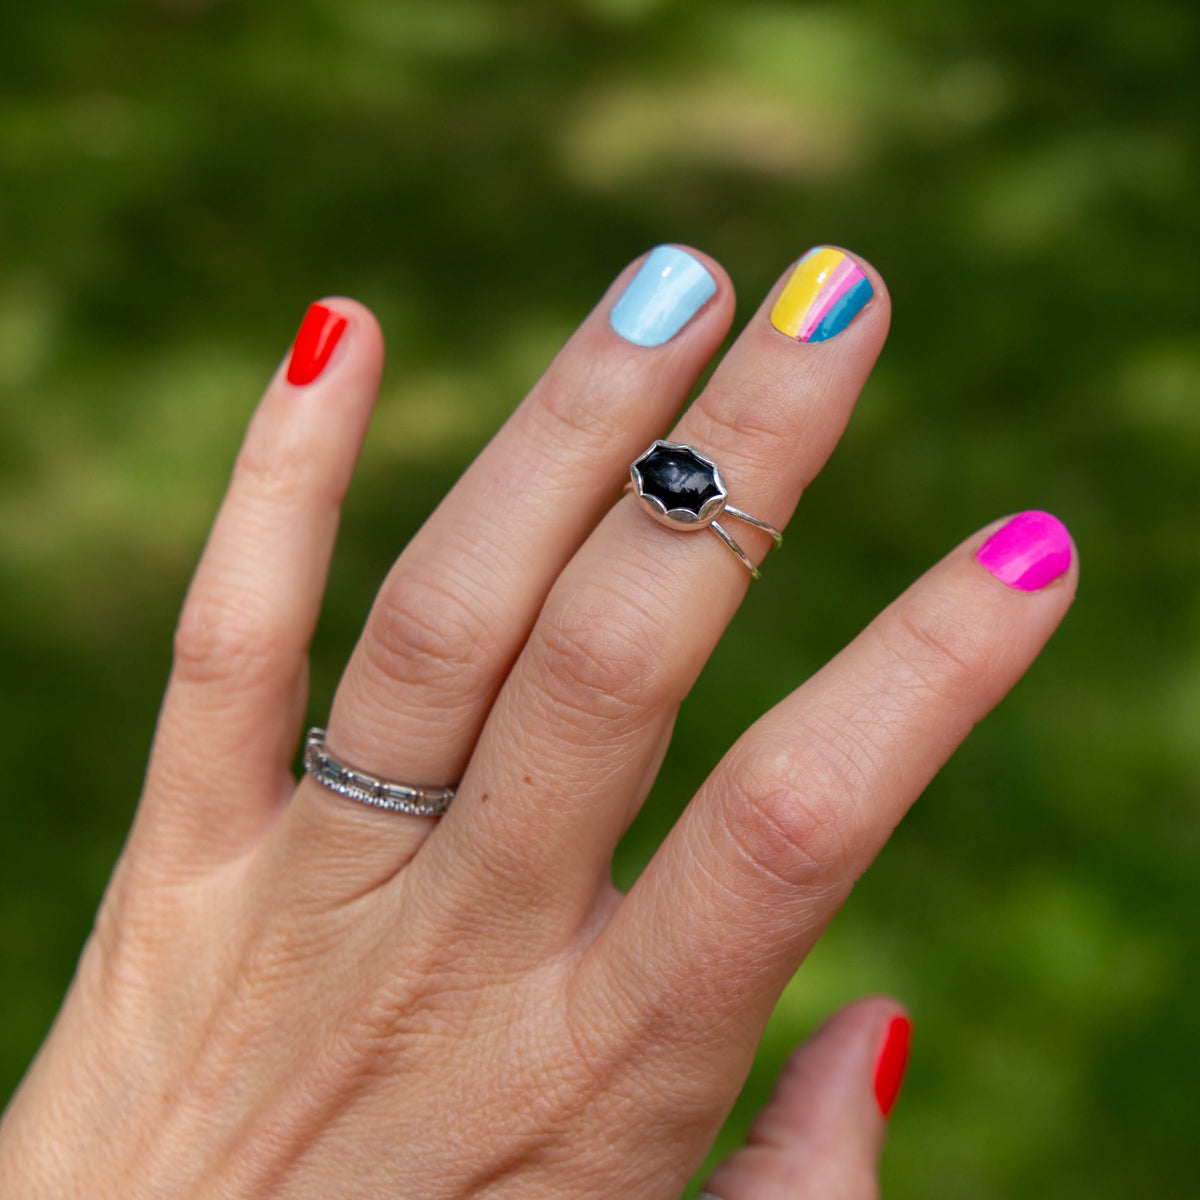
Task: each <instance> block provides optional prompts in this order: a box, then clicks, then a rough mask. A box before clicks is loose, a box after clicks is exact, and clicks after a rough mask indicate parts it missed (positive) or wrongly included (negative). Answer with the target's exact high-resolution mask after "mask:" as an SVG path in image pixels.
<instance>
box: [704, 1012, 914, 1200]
mask: <svg viewBox="0 0 1200 1200" xmlns="http://www.w3.org/2000/svg"><path fill="white" fill-rule="evenodd" d="M911 1034H912V1022H911V1021H910V1020H909V1018H908V1016H907V1015H906V1014H905V1013H904V1012H903V1010H902V1009H900V1008H899V1006H898V1005H897V1004H896V1003H895V1002H894V1001H892V1000H888V999H884V998H872V999H869V1000H860V1001H858V1002H857V1003H855V1004H851V1005H849V1006H847V1007H846V1008H844V1009H842V1010H841V1011H840V1012H838V1013H836V1014H834V1016H833V1017H831V1018H830V1019H829V1020H828V1021H827V1022H826V1023H825V1024H824V1025H822V1026H821V1028H820V1029H818V1030H817V1032H816V1033H814V1034H813V1035H812V1037H810V1038H809V1039H808V1041H807V1042H805V1043H804V1045H803V1046H801V1047H800V1049H799V1050H797V1051H796V1052H795V1053H794V1054H793V1055H792V1057H791V1058H790V1059H789V1060H788V1061H787V1063H786V1065H785V1066H784V1068H783V1071H782V1073H781V1074H780V1076H779V1080H778V1082H777V1083H776V1086H775V1093H774V1095H773V1096H772V1097H771V1100H770V1102H769V1103H768V1105H767V1107H766V1108H765V1109H764V1110H763V1111H762V1113H761V1114H760V1115H759V1116H758V1118H757V1120H756V1121H755V1122H754V1125H753V1127H752V1128H751V1130H750V1135H749V1137H748V1138H747V1140H746V1144H745V1145H744V1146H743V1147H741V1149H739V1150H736V1151H735V1152H734V1153H733V1154H732V1155H731V1156H730V1157H729V1158H728V1159H726V1160H725V1162H723V1163H722V1164H721V1165H720V1166H719V1167H718V1168H717V1169H716V1171H714V1172H713V1174H712V1176H711V1178H710V1179H709V1180H708V1182H707V1183H706V1184H705V1186H704V1191H703V1192H702V1193H701V1196H700V1197H698V1200H704V1198H705V1197H707V1198H708V1200H828V1198H829V1197H831V1196H836V1197H838V1200H875V1197H877V1196H878V1195H879V1155H880V1152H881V1151H882V1149H883V1143H884V1138H885V1133H886V1127H887V1118H888V1116H889V1115H890V1113H891V1111H892V1105H893V1104H894V1103H895V1101H896V1097H897V1095H898V1093H899V1090H900V1085H901V1083H902V1082H903V1078H904V1070H905V1067H906V1066H907V1063H908V1051H909V1042H910V1038H911Z"/></svg>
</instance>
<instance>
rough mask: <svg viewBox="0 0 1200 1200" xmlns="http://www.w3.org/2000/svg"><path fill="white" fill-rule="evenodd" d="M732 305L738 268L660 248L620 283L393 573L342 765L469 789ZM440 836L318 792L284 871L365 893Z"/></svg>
mask: <svg viewBox="0 0 1200 1200" xmlns="http://www.w3.org/2000/svg"><path fill="white" fill-rule="evenodd" d="M680 280H682V281H683V283H682V285H681V284H679V281H680ZM681 288H682V290H680V289H681ZM732 311H733V294H732V289H731V287H730V285H729V283H728V280H727V279H726V278H725V276H724V273H723V272H722V271H721V269H720V268H719V267H718V266H717V264H715V263H714V262H712V260H711V259H708V258H706V257H705V256H703V255H700V254H699V253H698V252H686V251H683V250H681V249H679V248H677V247H660V248H659V249H658V250H656V251H654V252H652V253H651V254H650V255H649V256H648V257H647V258H646V259H644V260H642V261H641V262H639V263H634V264H631V266H630V267H629V268H628V269H627V270H626V271H625V272H623V273H622V275H621V276H620V277H619V278H618V279H617V280H616V281H615V283H614V284H613V286H612V287H611V288H610V289H609V292H608V293H607V295H606V296H605V297H604V299H603V300H602V302H601V303H600V304H599V305H598V307H597V308H596V310H595V311H594V312H593V313H592V314H591V315H590V316H589V317H588V319H587V320H586V321H585V322H584V323H583V325H582V326H581V327H580V329H579V330H578V331H577V332H576V333H575V335H574V336H573V337H572V338H571V340H570V341H569V342H568V343H567V345H566V347H565V348H564V349H563V350H562V352H561V353H560V354H559V355H558V357H557V358H556V359H555V361H554V363H553V364H552V365H551V366H550V368H549V369H548V371H547V372H546V374H545V376H544V377H543V378H542V379H541V380H540V382H539V383H538V384H537V385H536V386H535V387H534V389H533V390H532V392H531V393H530V395H529V397H528V398H527V399H526V400H525V402H524V403H523V404H522V405H521V406H520V407H519V408H518V409H517V410H516V412H515V413H514V414H513V416H512V417H511V418H510V420H509V421H508V422H507V423H506V424H505V426H504V427H503V428H502V429H501V430H500V432H499V433H498V434H497V435H496V437H495V438H494V439H493V440H492V442H491V443H490V444H489V445H488V446H487V448H486V449H485V450H484V451H483V453H482V454H481V455H480V456H479V458H478V459H477V460H476V462H475V463H474V464H473V465H472V466H471V468H470V469H469V470H468V471H467V472H466V474H465V475H464V476H463V478H462V480H461V481H460V482H459V483H458V485H457V486H456V487H455V488H454V489H453V491H452V492H451V493H450V494H449V496H447V498H446V499H445V500H444V501H443V502H442V504H441V505H440V506H439V507H438V509H437V511H436V512H435V513H434V514H433V516H432V517H431V518H430V519H429V521H428V522H427V523H426V525H425V526H424V528H423V529H422V530H421V531H420V532H419V533H418V534H417V536H416V537H415V538H414V539H413V541H412V542H411V543H410V544H409V546H408V547H407V548H406V549H405V551H404V553H403V554H402V555H401V556H400V558H399V560H398V561H397V562H396V564H395V566H394V567H393V569H392V571H391V573H390V574H389V576H388V578H387V580H386V582H385V583H384V585H383V587H382V589H381V590H380V593H379V595H378V598H377V600H376V602H375V605H374V607H373V609H372V612H371V615H370V617H369V619H368V621H367V623H366V627H365V629H364V631H363V634H362V637H361V639H360V641H359V643H358V645H357V647H356V648H355V651H354V654H353V656H352V658H351V660H350V663H349V665H348V666H347V669H346V672H345V675H344V677H343V679H342V682H341V684H340V685H339V687H338V690H337V695H336V698H335V700H334V704H333V709H332V713H331V716H330V720H329V729H328V737H327V746H328V748H329V749H330V751H331V752H332V753H333V754H334V755H335V756H336V757H337V758H339V759H341V760H342V761H344V762H347V763H349V764H352V765H353V766H354V767H356V768H358V769H360V770H362V771H364V772H367V773H369V774H371V775H374V776H376V777H379V778H383V779H388V780H393V781H396V782H400V783H409V784H417V785H433V786H443V785H453V784H454V783H456V782H457V781H458V779H459V778H460V776H461V774H462V771H463V767H464V764H465V763H466V760H467V757H468V755H469V754H470V752H471V750H472V748H473V746H474V744H475V741H476V739H477V737H478V734H479V729H480V727H481V725H482V723H483V720H484V717H485V716H486V714H487V712H488V709H489V708H490V706H491V703H492V700H493V698H494V696H495V694H496V691H497V689H498V687H499V685H500V683H501V681H502V680H503V678H504V677H505V675H506V674H507V672H508V670H509V668H510V667H511V665H512V661H513V659H514V658H515V656H516V654H517V652H518V650H519V649H520V647H521V645H522V643H523V642H524V640H525V638H526V637H527V635H528V631H529V628H530V626H531V625H532V623H533V621H534V619H535V617H536V615H537V613H538V610H539V609H540V608H541V605H542V602H543V600H544V599H545V595H546V592H547V591H548V590H549V588H550V586H551V584H552V583H553V581H554V579H555V577H556V576H557V575H558V573H559V571H560V570H561V568H562V566H563V564H564V563H565V562H566V561H567V560H568V559H569V558H570V557H571V555H572V554H573V553H574V552H575V550H576V549H577V548H578V546H579V543H580V542H581V541H582V540H583V539H584V538H585V537H586V536H587V534H588V533H589V532H590V531H591V529H592V527H593V526H594V524H595V522H596V520H597V519H598V518H599V516H600V515H601V513H602V512H603V510H604V508H605V507H606V506H608V505H610V504H611V503H612V501H613V499H614V498H615V496H616V495H617V494H618V492H619V488H620V486H621V483H622V481H623V478H624V473H625V471H626V469H627V464H628V462H629V459H630V458H631V457H632V456H633V455H634V454H635V453H636V452H637V450H638V449H640V448H642V447H643V446H644V444H645V442H646V441H647V440H648V439H649V438H650V437H651V436H653V434H654V433H656V432H657V431H658V430H660V429H661V428H662V426H663V425H664V424H665V422H666V421H667V420H669V419H670V416H671V415H672V414H673V413H674V412H675V411H676V410H677V409H678V408H679V406H680V405H681V404H682V403H683V401H684V399H685V398H686V396H687V393H688V391H689V389H690V388H691V387H692V385H693V383H694V382H695V379H696V377H697V375H698V374H699V373H700V371H701V370H702V369H703V367H704V365H705V363H706V362H707V360H708V359H709V357H710V356H711V355H712V353H713V352H714V351H715V350H716V348H717V346H718V345H719V344H720V341H721V338H722V337H723V336H724V334H725V332H726V330H727V329H728V326H729V321H730V319H731V316H732ZM672 331H674V332H672ZM429 828H430V822H429V821H428V820H427V819H425V818H416V817H406V816H403V815H400V814H396V813H381V812H378V811H375V810H372V809H370V808H367V807H365V806H362V805H357V804H354V803H352V802H347V801H345V800H343V799H342V798H341V797H339V796H337V795H335V794H334V793H332V792H330V791H328V790H327V789H325V788H323V787H321V786H320V785H319V784H316V783H315V782H313V781H311V780H306V781H305V782H304V784H302V786H301V788H300V789H299V791H298V793H297V796H296V801H295V803H294V804H293V805H292V807H291V809H290V811H289V813H288V817H287V821H286V827H285V829H284V830H283V834H284V836H283V838H282V839H281V843H280V861H281V862H287V863H289V864H295V863H296V862H297V861H299V862H302V863H306V864H312V866H313V871H312V874H313V875H314V876H315V877H320V878H321V879H322V880H325V881H328V884H329V886H330V887H331V888H332V889H333V890H334V891H335V892H340V891H341V890H342V889H343V888H344V887H345V888H349V889H350V890H351V891H352V892H353V893H355V894H357V893H359V892H362V891H364V890H366V889H369V888H370V887H371V886H373V885H374V883H376V882H378V881H379V880H381V879H385V878H388V877H390V876H391V875H392V874H394V872H395V871H396V870H398V869H399V867H400V866H401V865H403V863H404V862H405V861H406V859H407V858H408V856H409V855H410V854H411V853H412V851H413V849H415V847H416V846H417V845H418V844H419V843H420V841H421V840H422V839H423V838H424V837H425V836H426V835H427V834H428V832H429ZM297 856H299V857H298V859H297ZM314 860H315V861H314ZM343 867H344V868H345V870H343ZM289 869H290V868H289Z"/></svg>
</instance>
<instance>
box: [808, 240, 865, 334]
mask: <svg viewBox="0 0 1200 1200" xmlns="http://www.w3.org/2000/svg"><path fill="white" fill-rule="evenodd" d="M863 278H865V276H864V274H863V269H862V267H860V266H859V265H858V263H856V262H855V261H854V259H852V258H850V257H849V256H847V257H846V258H844V259H842V261H841V262H840V263H839V264H838V266H837V267H836V269H835V270H834V272H833V274H832V275H831V276H830V277H829V278H828V279H827V280H826V282H825V286H824V288H823V289H822V292H821V300H820V302H819V303H818V304H816V305H814V306H813V310H812V312H810V313H809V314H808V320H807V321H805V322H804V324H803V325H801V326H800V331H799V333H797V334H796V337H797V338H799V340H800V341H802V342H806V341H808V339H809V338H810V337H811V336H812V331H813V330H814V329H816V327H817V326H818V325H820V323H821V322H822V321H823V320H824V319H825V314H826V313H828V312H829V310H830V309H831V308H832V307H833V306H834V305H835V304H836V303H837V302H838V301H839V300H840V299H841V298H842V297H843V296H844V295H845V294H846V293H847V292H848V291H849V290H850V289H851V288H852V287H853V286H854V285H855V284H856V283H858V281H859V280H860V279H863Z"/></svg>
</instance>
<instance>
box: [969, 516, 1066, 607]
mask: <svg viewBox="0 0 1200 1200" xmlns="http://www.w3.org/2000/svg"><path fill="white" fill-rule="evenodd" d="M975 558H976V560H977V561H978V562H979V563H981V564H982V565H983V566H984V567H985V568H986V569H987V570H988V571H990V572H991V573H992V574H993V575H994V576H995V577H996V578H997V579H999V580H1000V582H1001V583H1007V584H1008V586H1009V587H1014V588H1018V589H1019V590H1020V591H1022V592H1036V591H1038V589H1039V588H1044V587H1045V586H1046V584H1048V583H1052V582H1053V581H1054V580H1055V579H1057V578H1058V577H1059V576H1060V575H1061V574H1062V573H1063V572H1064V571H1066V570H1067V568H1068V567H1070V565H1071V535H1070V534H1069V533H1068V532H1067V527H1066V526H1065V525H1064V524H1063V523H1062V522H1061V521H1060V520H1059V519H1058V518H1057V517H1055V516H1051V515H1050V513H1048V512H1023V513H1018V514H1017V515H1016V516H1015V517H1013V518H1012V520H1011V521H1009V522H1008V523H1007V524H1005V525H1003V526H1001V527H1000V528H999V529H997V530H996V532H995V533H993V534H992V536H991V537H990V538H988V540H987V541H986V542H984V543H983V545H982V546H980V547H979V550H978V551H977V553H976V555H975Z"/></svg>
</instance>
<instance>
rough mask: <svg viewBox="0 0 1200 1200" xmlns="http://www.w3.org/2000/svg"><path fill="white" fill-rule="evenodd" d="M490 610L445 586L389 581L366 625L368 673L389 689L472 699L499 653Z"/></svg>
mask: <svg viewBox="0 0 1200 1200" xmlns="http://www.w3.org/2000/svg"><path fill="white" fill-rule="evenodd" d="M489 611H490V610H489V607H488V606H487V605H486V604H476V603H474V602H473V598H472V594H471V593H469V592H461V591H459V590H458V589H456V588H454V587H453V586H451V584H450V581H446V582H444V583H443V582H430V581H429V580H425V579H420V578H416V577H399V578H396V579H393V580H391V581H389V583H388V584H387V585H386V586H385V588H384V590H383V591H382V592H381V593H380V596H379V599H378V601H377V602H376V605H375V609H374V611H373V612H372V613H371V617H370V620H369V621H368V622H367V629H366V633H365V634H364V637H363V645H362V652H363V656H364V658H365V660H366V666H367V668H368V670H369V671H370V672H371V673H372V674H374V675H375V676H376V677H377V678H382V679H384V680H386V681H388V683H389V684H401V685H403V686H405V687H416V688H420V689H422V690H424V691H428V692H431V693H433V694H447V695H449V696H451V697H458V696H462V695H468V694H473V693H474V692H475V691H477V689H478V687H479V683H480V679H481V678H482V677H483V676H485V675H487V674H489V673H490V672H491V670H492V669H493V666H494V663H495V661H496V658H497V656H498V655H499V653H500V646H499V643H498V634H497V633H496V632H495V629H494V627H493V625H492V623H491V622H490V621H489V619H488V613H489Z"/></svg>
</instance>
